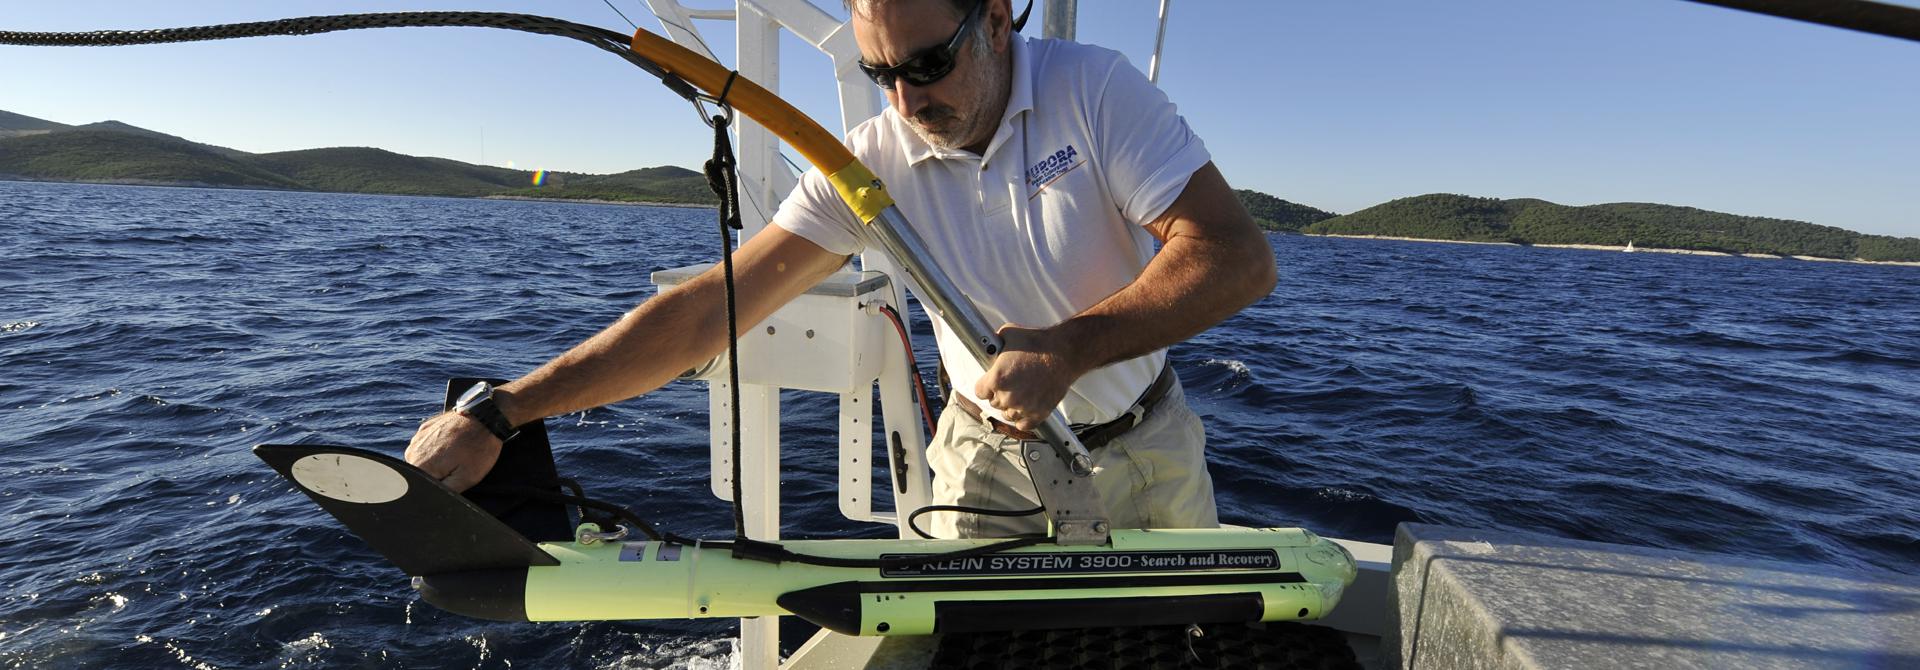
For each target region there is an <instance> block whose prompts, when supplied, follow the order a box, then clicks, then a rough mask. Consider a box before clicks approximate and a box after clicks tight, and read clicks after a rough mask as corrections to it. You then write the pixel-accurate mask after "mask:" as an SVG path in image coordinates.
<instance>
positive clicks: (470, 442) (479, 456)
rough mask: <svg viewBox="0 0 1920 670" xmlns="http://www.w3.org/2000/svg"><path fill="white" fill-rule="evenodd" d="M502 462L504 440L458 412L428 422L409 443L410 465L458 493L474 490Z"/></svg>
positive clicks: (443, 414) (408, 455)
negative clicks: (497, 463) (501, 450)
mask: <svg viewBox="0 0 1920 670" xmlns="http://www.w3.org/2000/svg"><path fill="white" fill-rule="evenodd" d="M498 460H500V438H497V437H494V436H493V433H490V432H487V428H486V427H485V426H482V425H480V422H478V421H474V420H473V419H470V418H467V416H466V415H464V414H457V413H454V412H441V413H440V414H439V415H438V416H435V417H433V418H431V419H427V421H426V422H425V423H422V424H420V430H419V431H418V432H415V433H414V434H413V441H412V442H410V443H408V444H407V462H408V463H412V464H413V465H414V466H415V467H418V468H420V469H421V470H424V471H426V473H427V476H429V477H433V478H434V479H438V480H440V483H442V484H446V485H447V488H450V489H453V490H454V491H465V490H467V489H470V488H473V485H474V484H478V483H480V478H481V477H485V476H487V471H488V470H492V469H493V463H494V461H498Z"/></svg>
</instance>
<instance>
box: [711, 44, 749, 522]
mask: <svg viewBox="0 0 1920 670" xmlns="http://www.w3.org/2000/svg"><path fill="white" fill-rule="evenodd" d="M727 84H728V88H732V84H733V77H731V76H729V77H727ZM725 95H726V94H725V93H722V94H721V96H722V97H723V98H724V97H725ZM719 104H720V105H721V110H722V112H723V113H721V114H715V115H713V118H712V119H710V120H709V121H708V123H709V124H710V125H712V126H713V158H710V159H707V162H706V165H705V166H704V167H705V168H706V174H707V188H710V189H713V194H714V195H715V196H718V197H719V198H720V211H719V214H720V265H721V267H722V269H723V272H722V274H723V276H724V278H725V285H726V294H727V303H726V309H727V388H728V389H729V390H730V391H731V392H732V394H733V398H732V402H730V403H728V409H729V410H730V411H731V412H732V418H731V420H730V424H729V426H728V427H729V428H731V429H732V439H733V534H734V535H736V536H739V537H747V518H746V512H745V510H744V509H743V502H744V501H742V500H741V497H742V495H741V492H742V486H741V483H740V478H741V467H740V452H741V449H740V317H739V310H738V309H736V307H735V302H734V301H735V298H736V296H735V294H734V284H733V232H732V231H735V230H740V229H741V228H742V226H741V224H740V178H739V174H738V173H737V172H736V171H735V168H736V167H737V165H736V164H735V162H734V158H733V142H732V140H730V139H729V138H728V137H727V125H728V121H727V114H725V113H724V112H725V111H727V108H726V106H725V103H724V102H722V103H719Z"/></svg>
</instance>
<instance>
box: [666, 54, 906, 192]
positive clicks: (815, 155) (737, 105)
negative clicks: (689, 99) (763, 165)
mask: <svg viewBox="0 0 1920 670" xmlns="http://www.w3.org/2000/svg"><path fill="white" fill-rule="evenodd" d="M633 51H634V53H637V54H640V55H641V56H644V57H646V59H647V60H650V61H653V62H654V63H655V64H658V65H659V66H660V68H661V69H663V70H666V71H667V72H670V73H672V74H674V75H675V76H678V77H680V78H681V79H685V80H686V81H687V83H689V84H693V85H694V86H695V87H697V88H699V89H700V90H702V91H706V92H707V93H708V94H709V95H714V96H718V95H719V94H720V90H721V89H722V88H725V87H726V86H727V78H728V76H729V75H731V74H733V71H732V70H728V69H727V68H726V67H725V66H723V65H721V64H719V63H715V62H713V61H712V60H710V59H708V58H707V57H705V56H701V55H700V54H697V53H694V52H692V51H690V50H688V49H687V48H686V47H682V46H680V45H678V44H674V43H673V42H672V41H670V40H668V39H666V38H664V37H661V36H659V35H655V34H653V33H650V32H647V31H645V30H640V31H635V32H634V34H633ZM726 103H727V104H728V105H731V106H732V107H733V108H734V109H736V110H739V111H740V113H742V114H745V115H747V116H749V117H752V118H753V120H754V121H756V122H758V123H759V124H760V125H761V126H764V127H766V129H767V130H768V131H771V132H772V133H773V134H774V135H776V136H778V137H779V138H780V139H781V140H784V141H786V143H787V144H788V145H789V146H792V147H793V148H794V150H795V151H799V152H800V155H801V156H805V157H806V159H807V162H809V163H812V164H813V165H814V167H817V168H820V171H821V172H824V173H826V174H827V179H828V181H831V182H832V183H833V187H834V190H836V191H839V192H840V197H841V198H842V199H844V200H846V202H847V207H849V208H851V209H852V210H853V212H854V213H855V214H857V215H859V217H860V220H861V221H863V222H869V223H870V222H872V221H873V219H874V217H876V216H879V215H880V211H881V210H884V209H886V208H887V207H888V206H890V205H892V204H893V198H892V197H891V196H889V195H887V191H886V189H885V188H884V187H883V186H882V185H881V184H880V180H878V179H875V178H874V176H873V172H872V171H870V170H868V169H867V168H866V166H865V165H861V164H860V161H859V160H858V159H856V158H854V156H853V152H851V151H848V150H847V147H846V146H845V145H842V144H841V143H840V139H839V138H837V137H834V136H833V134H832V133H829V132H827V129H825V128H821V127H820V124H818V123H814V122H813V119H810V118H807V115H806V114H803V113H801V112H800V110H798V109H795V108H794V107H793V105H790V104H787V101H786V100H782V99H781V98H780V96H777V95H774V94H773V93H772V92H771V91H768V90H767V89H765V88H761V86H760V85H759V84H756V83H753V81H752V80H749V79H747V78H745V77H735V78H734V79H733V87H732V88H730V89H728V90H727V99H726Z"/></svg>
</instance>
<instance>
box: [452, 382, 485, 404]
mask: <svg viewBox="0 0 1920 670" xmlns="http://www.w3.org/2000/svg"><path fill="white" fill-rule="evenodd" d="M491 395H493V386H492V385H489V384H488V383H486V382H480V383H478V384H474V385H473V387H472V388H469V389H467V392H466V393H462V394H460V400H458V401H456V402H454V403H453V408H454V411H460V410H465V409H467V408H468V407H472V406H473V405H474V403H478V402H480V401H481V400H485V399H486V398H487V396H491Z"/></svg>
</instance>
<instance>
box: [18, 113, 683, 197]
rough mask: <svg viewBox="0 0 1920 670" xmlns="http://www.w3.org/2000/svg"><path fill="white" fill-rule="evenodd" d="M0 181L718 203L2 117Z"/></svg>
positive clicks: (564, 179) (611, 186) (430, 162)
mask: <svg viewBox="0 0 1920 670" xmlns="http://www.w3.org/2000/svg"><path fill="white" fill-rule="evenodd" d="M0 176H10V177H14V178H25V179H41V180H50V181H78V182H109V183H144V184H161V185H185V186H221V187H237V188H279V189H292V190H305V191H330V192H339V193H392V194H402V195H446V196H466V197H483V196H496V195H507V196H519V197H534V198H556V199H599V200H621V201H635V202H666V203H693V204H712V203H714V202H715V199H714V197H713V194H712V193H711V192H710V191H708V190H707V187H706V179H705V178H704V177H702V176H701V175H700V174H699V173H697V172H694V171H692V170H687V169H684V168H678V167H671V166H667V167H657V168H646V169H641V170H632V171H629V172H622V173H619V174H611V175H590V174H577V173H560V172H550V173H546V175H545V177H546V179H545V180H544V183H543V185H540V186H534V185H533V176H534V173H532V172H529V171H526V170H509V169H505V168H496V167H488V166H484V165H473V164H470V163H462V162H460V161H455V160H448V159H445V158H421V157H416V156H407V155H403V154H397V153H394V152H391V151H386V150H383V149H372V148H363V147H335V148H328V149H308V150H303V151H283V152H278V153H271V154H250V153H247V152H244V151H239V150H236V149H229V148H226V147H218V146H213V145H210V144H201V143H198V142H193V141H191V140H187V139H185V138H180V137H175V136H172V135H167V134H165V133H160V132H155V131H152V130H147V129H145V128H140V127H138V126H132V125H128V124H125V123H121V122H119V121H102V122H99V123H90V124H86V125H83V126H69V125H66V124H61V123H54V122H52V121H46V120H43V119H36V118H33V117H30V116H24V115H20V114H13V113H10V112H0Z"/></svg>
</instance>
